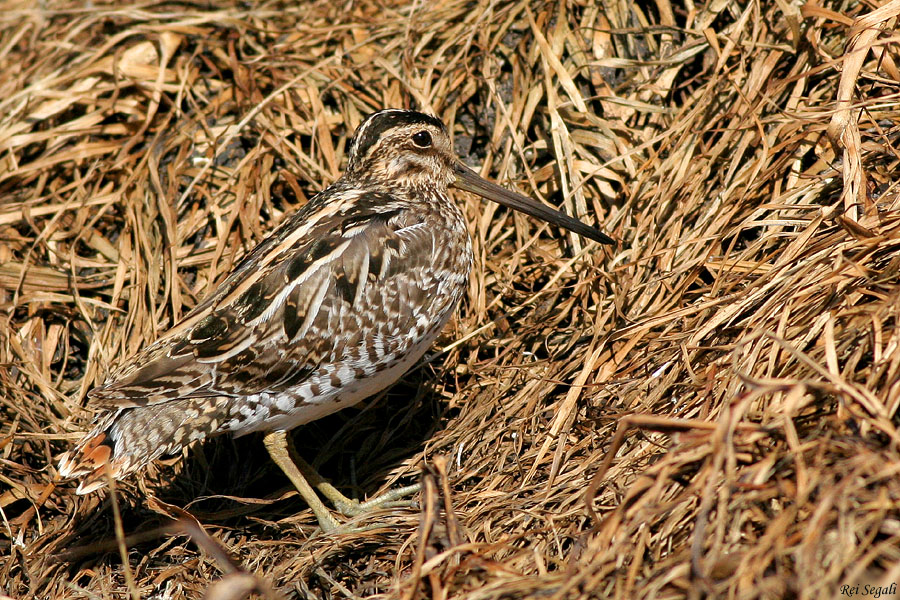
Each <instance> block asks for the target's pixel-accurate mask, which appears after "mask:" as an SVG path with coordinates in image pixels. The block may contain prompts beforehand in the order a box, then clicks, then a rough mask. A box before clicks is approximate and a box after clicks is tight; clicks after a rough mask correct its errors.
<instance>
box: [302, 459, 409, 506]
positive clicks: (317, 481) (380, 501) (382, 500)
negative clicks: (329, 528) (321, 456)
mask: <svg viewBox="0 0 900 600" xmlns="http://www.w3.org/2000/svg"><path fill="white" fill-rule="evenodd" d="M291 450H292V454H291V458H293V459H294V463H295V464H296V465H297V468H299V469H300V471H301V472H302V473H303V475H304V476H305V477H306V479H307V480H308V481H309V482H310V483H312V485H313V486H315V488H316V489H317V490H319V493H321V494H322V495H323V496H325V497H326V498H328V500H330V501H331V503H332V504H333V505H334V507H335V508H336V509H337V511H338V512H339V513H341V514H342V515H344V516H345V517H355V516H357V515H361V514H363V513H365V512H367V511H370V510H373V509H376V508H391V507H394V506H409V502H400V500H401V499H402V498H406V497H408V496H411V495H413V494H415V493H417V492H418V491H419V490H420V489H422V486H421V485H420V484H418V483H414V484H413V485H407V486H404V487H401V488H397V489H393V490H390V491H387V492H385V493H383V494H381V495H380V496H376V497H375V498H371V499H369V500H366V501H365V502H360V501H359V500H354V499H352V498H348V497H347V496H345V495H344V494H342V493H340V492H339V491H338V489H337V488H336V487H334V486H333V485H331V483H329V482H328V480H326V479H325V478H324V477H322V476H321V475H319V473H318V472H317V471H316V470H315V469H314V468H313V466H312V465H311V464H309V463H308V462H306V461H305V460H303V458H301V457H300V456H299V455H297V453H296V451H293V450H294V449H293V446H291Z"/></svg>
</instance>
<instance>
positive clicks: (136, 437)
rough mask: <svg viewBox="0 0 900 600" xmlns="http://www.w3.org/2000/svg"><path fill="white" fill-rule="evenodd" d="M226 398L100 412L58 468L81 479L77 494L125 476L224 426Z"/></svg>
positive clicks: (192, 400) (64, 455)
mask: <svg viewBox="0 0 900 600" xmlns="http://www.w3.org/2000/svg"><path fill="white" fill-rule="evenodd" d="M226 401H227V399H225V398H185V399H181V400H175V401H170V402H165V403H162V404H157V405H149V406H138V407H132V408H123V409H119V410H117V411H114V412H109V413H106V414H104V415H103V416H101V418H100V419H99V420H98V421H97V422H96V424H95V425H94V427H93V429H92V430H91V432H90V433H88V434H87V435H86V436H85V437H84V438H83V439H82V440H81V441H80V442H79V443H78V444H77V445H76V446H75V447H74V448H73V449H72V450H70V451H68V452H66V453H65V454H63V455H62V457H60V459H59V466H58V469H59V473H60V475H62V476H63V477H65V478H67V479H68V478H79V479H80V480H81V481H79V483H78V489H77V490H75V493H76V494H87V493H90V492H93V491H95V490H97V489H100V488H102V487H103V486H104V485H106V483H107V481H108V477H110V476H112V477H113V478H114V479H122V478H123V477H125V476H126V475H128V474H130V473H133V472H134V471H137V470H138V469H140V468H141V467H143V466H144V465H146V464H147V463H149V462H151V461H153V460H155V459H156V458H159V457H160V456H162V455H163V454H172V453H174V452H178V451H179V450H180V449H181V448H182V447H184V446H187V445H189V444H191V443H193V442H196V441H199V440H202V439H204V438H206V437H208V436H210V435H212V434H215V433H218V432H219V431H220V424H221V421H219V420H218V419H216V418H214V417H213V416H212V415H216V414H218V415H221V414H222V413H221V408H222V404H223V403H224V402H226Z"/></svg>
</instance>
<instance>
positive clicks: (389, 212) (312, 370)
mask: <svg viewBox="0 0 900 600" xmlns="http://www.w3.org/2000/svg"><path fill="white" fill-rule="evenodd" d="M450 186H455V187H458V188H461V189H463V190H467V191H470V192H473V193H475V194H478V195H480V196H483V197H484V198H487V199H490V200H493V201H495V202H499V203H500V204H502V205H504V206H508V207H511V208H514V209H516V210H519V211H522V212H525V213H527V214H529V215H532V216H535V217H537V218H539V219H543V220H545V221H549V222H551V223H554V224H557V225H560V226H562V227H565V228H567V229H570V230H571V231H574V232H576V233H578V234H580V235H583V236H585V237H588V238H590V239H592V240H595V241H598V242H601V243H606V244H609V243H612V242H613V240H612V239H611V238H609V237H608V236H606V235H605V234H603V233H602V232H600V231H598V230H597V229H595V228H593V227H589V226H588V225H585V224H584V223H582V222H580V221H578V220H576V219H573V218H571V217H568V216H566V215H564V214H562V213H560V212H558V211H556V210H553V209H550V208H547V207H545V206H543V205H541V204H538V203H537V202H535V201H534V200H531V199H530V198H527V197H525V196H521V195H519V194H515V193H513V192H510V191H508V190H506V189H503V188H501V187H499V186H496V185H494V184H492V183H489V182H487V181H485V180H483V179H481V178H480V177H478V176H477V175H476V174H475V173H473V172H472V171H470V170H469V169H467V168H466V167H464V166H463V165H462V164H460V162H459V161H458V160H457V159H456V158H455V157H454V155H453V152H452V149H451V145H450V138H449V136H448V134H447V130H446V128H445V127H444V125H443V124H442V123H441V122H440V121H439V120H438V119H436V118H434V117H430V116H428V115H425V114H422V113H418V112H414V111H408V110H383V111H380V112H377V113H374V114H372V115H370V116H369V117H368V118H366V120H365V121H363V123H362V124H361V125H360V126H359V128H358V129H357V131H356V134H355V136H354V140H353V142H352V144H351V146H350V150H349V162H348V164H347V170H346V172H345V173H344V174H343V176H342V177H341V178H340V179H338V180H337V181H336V182H335V183H334V184H333V185H331V186H329V187H328V188H327V189H326V190H324V191H323V192H321V193H320V194H318V195H317V196H315V197H314V198H313V199H312V200H310V202H309V203H308V204H307V205H306V206H304V207H303V208H302V209H301V210H299V211H298V212H297V213H296V214H294V215H293V216H292V217H290V218H288V219H287V220H286V221H285V222H284V223H282V224H281V225H280V226H279V227H278V228H277V229H275V231H273V232H272V233H271V234H270V235H269V236H268V237H267V238H265V239H264V240H263V241H262V242H261V243H260V244H259V245H258V246H257V247H256V248H255V249H253V250H252V251H251V252H250V253H249V254H248V255H247V256H246V257H245V258H244V259H243V260H242V261H241V262H240V263H239V264H238V265H237V267H236V268H235V269H234V271H233V272H232V273H231V274H230V275H229V276H228V278H227V279H226V280H225V281H224V282H223V283H222V284H221V285H220V286H219V287H218V289H217V290H216V291H215V292H214V293H213V294H212V295H211V296H209V297H208V298H206V299H205V300H204V301H203V302H202V303H200V304H199V305H198V306H197V307H196V308H194V310H192V311H191V312H190V313H189V314H188V315H187V316H186V317H185V318H184V320H183V321H181V322H180V323H179V324H177V325H176V326H175V327H173V328H172V329H171V330H169V331H168V332H167V333H166V334H165V335H163V336H162V337H161V338H160V339H159V340H157V341H156V342H155V343H153V344H151V345H150V346H147V347H146V348H144V349H143V350H141V351H140V352H139V353H138V354H137V355H136V356H134V357H133V358H131V359H130V360H128V361H126V362H125V363H124V364H123V365H122V366H121V367H119V368H118V369H117V370H115V371H114V372H113V373H112V374H111V375H110V377H109V379H108V380H107V381H106V383H104V384H103V385H102V386H100V387H98V388H95V389H94V390H92V391H91V392H90V394H89V396H90V399H91V400H92V402H93V404H94V406H95V407H96V408H98V409H99V410H100V412H99V415H98V417H97V419H96V421H95V425H94V428H93V430H92V431H91V432H90V433H88V434H87V436H85V438H84V439H83V440H82V441H81V442H80V443H79V444H78V445H77V446H76V447H75V448H74V449H73V450H71V451H70V452H68V453H66V454H65V455H64V456H63V457H62V458H61V460H60V464H59V471H60V473H61V474H62V475H63V476H64V477H81V478H82V480H81V482H80V484H79V486H78V490H77V491H78V493H79V494H84V493H88V492H91V491H93V490H95V489H97V488H99V487H102V486H103V485H104V482H105V481H106V468H107V466H108V468H109V473H110V474H111V475H112V476H113V477H116V478H120V477H123V476H125V475H127V474H129V473H131V472H133V471H135V470H136V469H139V468H140V467H142V466H143V465H145V464H147V463H148V462H150V461H152V460H154V459H155V458H157V457H159V456H160V455H162V454H165V453H172V452H175V451H177V450H179V449H180V448H182V447H183V446H185V445H187V444H190V443H192V442H196V441H198V440H202V439H204V438H206V437H207V436H211V435H215V434H219V433H224V432H232V433H234V434H235V435H244V434H247V433H250V432H253V431H265V432H268V433H267V434H266V436H265V446H266V448H267V449H268V451H269V453H270V454H271V456H272V458H273V459H274V460H275V462H276V463H277V464H278V465H279V467H281V469H282V470H283V471H284V472H285V474H287V475H288V477H289V478H290V479H291V481H292V482H293V483H294V485H295V486H296V487H297V489H298V491H299V492H300V494H301V495H302V496H303V498H304V499H305V500H306V502H307V503H308V504H309V505H310V506H311V507H312V508H313V510H314V511H315V514H316V516H317V517H318V519H319V523H320V525H321V526H322V528H323V529H325V530H330V529H333V528H334V527H335V526H336V525H337V521H335V519H334V517H332V516H331V514H330V513H329V511H328V510H327V509H326V508H325V506H324V505H323V504H322V502H321V500H319V498H318V497H317V496H316V494H315V492H314V491H313V490H312V488H311V487H310V485H309V483H308V481H307V480H310V481H312V482H313V484H314V485H315V486H316V487H317V488H318V489H319V491H320V492H322V493H323V495H325V496H326V497H328V498H329V499H330V500H331V501H332V502H333V503H334V504H335V506H336V507H337V508H338V510H340V511H341V512H343V513H344V514H355V513H357V512H359V511H360V510H364V509H366V508H368V507H370V506H373V505H378V504H383V503H384V502H385V501H388V500H392V499H395V498H398V497H400V496H402V495H403V494H404V493H407V494H408V493H410V492H411V491H412V490H413V489H414V488H413V487H409V488H405V489H402V490H398V491H395V492H393V493H389V494H387V495H385V496H383V497H382V498H379V499H376V500H374V501H369V502H367V503H364V504H358V503H356V502H354V501H351V500H348V499H347V498H345V497H344V496H343V495H341V494H340V493H339V492H338V491H337V490H336V489H334V488H333V487H331V486H330V485H329V484H327V482H325V481H324V480H322V479H321V477H319V476H318V475H317V474H316V473H315V472H314V471H313V470H312V468H311V467H310V466H309V465H308V464H306V463H305V462H304V461H303V460H302V459H300V458H299V457H298V456H296V453H295V452H293V448H292V446H291V445H290V441H289V439H288V437H287V435H286V432H287V431H289V430H290V429H293V428H294V427H297V426H298V425H302V424H304V423H308V422H309V421H313V420H315V419H318V418H320V417H323V416H325V415H328V414H330V413H333V412H335V411H337V410H340V409H342V408H344V407H347V406H351V405H353V404H356V403H357V402H359V401H361V400H363V399H364V398H366V397H368V396H371V395H372V394H375V393H376V392H378V391H380V390H382V389H384V388H385V387H387V386H389V385H390V384H392V383H393V382H395V381H396V380H397V379H399V378H400V377H401V376H402V375H403V373H404V372H405V371H406V370H407V369H409V368H410V367H411V366H412V365H413V364H415V363H416V361H418V360H419V358H421V357H422V355H423V354H424V353H425V351H426V350H427V349H428V348H429V346H430V345H431V343H432V342H433V341H434V339H435V337H436V336H437V335H438V333H439V332H440V330H441V328H443V327H444V324H445V323H446V322H447V320H448V319H449V317H450V315H451V313H452V312H453V310H454V308H455V307H456V305H457V303H458V302H459V300H460V298H461V297H462V295H463V293H464V290H465V288H466V282H467V280H468V277H469V272H470V270H471V268H472V262H473V259H472V243H471V240H470V239H469V235H468V232H467V229H466V225H465V221H464V219H463V214H462V212H461V211H460V209H459V208H458V207H457V206H456V204H454V202H453V201H452V200H451V198H450V196H449V195H448V194H447V190H448V187H450Z"/></svg>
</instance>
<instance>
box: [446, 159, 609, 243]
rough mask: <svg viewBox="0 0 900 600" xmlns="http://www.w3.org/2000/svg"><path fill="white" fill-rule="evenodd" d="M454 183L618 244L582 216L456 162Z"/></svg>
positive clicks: (590, 236)
mask: <svg viewBox="0 0 900 600" xmlns="http://www.w3.org/2000/svg"><path fill="white" fill-rule="evenodd" d="M451 185H453V186H455V187H458V188H459V189H461V190H465V191H467V192H472V193H473V194H478V195H479V196H481V197H482V198H487V199H488V200H493V201H494V202H496V203H497V204H502V205H503V206H506V207H508V208H511V209H513V210H518V211H520V212H523V213H525V214H526V215H531V216H532V217H535V218H537V219H540V220H542V221H546V222H547V223H552V224H554V225H559V226H560V227H565V228H566V229H568V230H569V231H574V232H575V233H577V234H578V235H581V236H584V237H586V238H589V239H592V240H594V241H595V242H600V243H601V244H615V243H616V241H615V240H614V239H612V238H611V237H609V236H608V235H606V234H605V233H603V232H602V231H600V230H599V229H595V228H594V227H591V226H590V225H587V224H586V223H582V222H581V221H579V220H578V219H574V218H572V217H570V216H569V215H567V214H564V213H561V212H559V211H558V210H554V209H552V208H550V207H548V206H544V205H543V204H540V203H538V202H537V201H535V200H532V199H531V198H528V197H527V196H522V195H521V194H517V193H515V192H511V191H509V190H508V189H506V188H502V187H500V186H499V185H496V184H493V183H491V182H490V181H486V180H484V179H482V178H481V177H479V176H478V175H476V174H475V172H474V171H472V170H470V169H468V168H466V167H465V166H463V165H462V164H460V163H457V164H456V181H454V182H453V183H452V184H451Z"/></svg>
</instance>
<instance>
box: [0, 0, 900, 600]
mask: <svg viewBox="0 0 900 600" xmlns="http://www.w3.org/2000/svg"><path fill="white" fill-rule="evenodd" d="M880 1H881V0H877V1H875V2H870V3H862V4H852V8H847V6H848V4H846V3H835V4H833V5H827V6H824V5H823V6H818V5H816V4H814V3H807V4H805V5H803V6H802V7H798V6H797V5H796V4H794V3H789V2H780V1H771V0H763V1H762V2H758V3H752V2H743V3H742V2H738V3H728V2H722V3H715V2H711V3H708V4H694V3H690V2H686V3H676V4H670V3H669V2H667V1H666V0H660V1H659V2H656V3H653V4H652V5H642V6H633V5H632V3H631V2H627V1H625V0H621V1H610V2H606V3H605V4H604V5H603V6H595V5H593V4H592V3H590V2H581V1H578V0H576V1H573V2H533V3H525V2H517V1H512V2H499V3H492V4H488V3H478V4H476V3H474V2H461V1H451V2H445V3H441V4H440V5H439V6H438V5H431V4H429V3H425V2H413V3H410V4H406V3H402V4H390V5H381V4H378V3H370V2H345V3H343V4H342V5H340V6H339V5H337V3H334V2H316V3H312V4H304V3H286V4H276V3H264V4H261V5H258V6H256V7H254V8H253V9H252V10H251V9H250V8H248V5H247V4H244V3H229V2H220V3H215V5H213V4H206V3H190V2H181V3H144V4H132V5H120V4H116V3H109V4H105V3H94V4H93V5H91V7H90V8H85V7H84V6H85V5H84V3H80V2H72V3H65V2H47V3H41V4H39V5H35V6H30V3H20V2H13V3H7V4H6V5H5V6H3V11H2V13H0V322H2V325H0V392H2V393H0V415H2V422H0V461H2V462H0V465H2V467H0V519H2V524H0V525H2V526H0V557H2V558H0V597H2V596H3V594H6V595H8V596H11V597H13V598H28V597H34V598H41V599H50V600H54V599H58V598H123V597H126V596H127V595H128V594H131V597H141V598H181V597H187V598H199V597H202V596H203V595H204V594H208V597H210V598H214V599H218V598H236V597H244V596H245V595H246V594H252V593H256V594H258V595H262V596H266V597H286V598H292V597H299V598H307V597H308V598H357V597H368V596H378V597H385V598H404V599H412V598H426V597H430V598H473V599H475V598H477V599H489V598H520V597H548V598H573V599H575V598H589V597H615V598H632V597H646V598H677V597H683V596H693V597H700V596H710V597H729V598H780V597H803V598H822V597H837V596H838V595H839V593H840V588H841V586H842V585H850V586H854V585H860V586H862V585H870V586H875V585H890V584H891V583H893V582H897V581H898V580H900V550H898V548H900V514H898V503H900V477H898V471H900V452H898V444H900V433H898V429H897V424H898V406H900V378H898V371H900V324H898V312H900V286H898V272H900V213H898V208H900V200H898V194H897V188H896V184H895V180H896V171H897V165H898V152H897V147H896V142H897V134H898V125H897V123H898V102H897V98H898V91H900V89H898V80H900V71H898V67H897V65H896V61H897V45H896V36H897V33H896V31H894V30H893V29H892V28H893V27H895V25H896V15H897V14H898V12H900V8H898V6H897V2H896V1H893V2H887V3H885V4H884V6H883V7H881V8H879V7H878V2H880ZM390 106H410V107H416V108H420V109H424V110H426V111H430V112H433V113H434V114H437V115H439V116H440V117H442V118H443V119H444V120H445V122H446V123H448V124H449V125H450V126H451V129H452V131H453V133H454V138H455V144H456V148H457V150H458V152H459V154H460V156H462V157H463V158H464V160H466V162H468V163H469V164H472V165H474V166H478V167H479V168H481V172H482V174H484V175H487V176H488V177H490V178H492V179H494V180H496V181H499V182H501V183H503V184H505V185H516V186H517V187H518V189H520V190H522V191H523V192H525V193H528V194H530V195H532V196H533V197H538V198H541V199H543V200H545V201H546V202H549V203H551V204H554V205H557V206H560V207H562V208H563V209H564V210H567V211H568V212H570V213H573V214H577V215H579V216H581V217H582V218H583V219H585V220H587V221H589V222H592V223H602V224H603V226H604V228H605V229H606V231H608V232H610V233H611V234H613V235H615V236H616V237H618V238H619V239H620V240H621V244H620V245H619V246H618V247H617V248H615V249H614V250H612V251H609V252H606V253H603V250H601V249H600V248H599V247H598V246H596V245H594V244H589V245H585V243H584V242H583V241H582V240H580V239H578V238H576V237H574V236H568V235H565V234H563V233H561V232H559V231H555V230H551V229H549V228H547V227H546V226H542V225H541V224H539V223H536V222H534V221H533V220H531V219H529V218H526V217H522V216H518V215H517V216H511V215H509V214H507V213H506V212H505V211H503V210H502V209H499V208H497V207H494V206H487V205H482V204H481V203H480V202H479V201H478V200H476V199H474V198H463V197H460V201H461V202H464V203H465V207H466V212H467V215H468V217H469V222H470V227H471V232H472V235H473V237H474V239H475V245H476V256H477V267H476V274H475V276H474V277H473V279H472V283H471V292H470V294H469V298H468V300H467V301H466V302H465V304H464V306H463V307H462V309H461V311H460V314H459V318H458V319H456V320H455V321H453V323H452V325H451V326H450V327H448V328H447V331H446V332H445V334H444V336H443V338H442V339H441V341H440V343H439V344H438V346H437V347H436V349H435V351H436V352H435V355H434V356H433V358H432V360H430V361H429V362H427V363H426V364H425V365H424V366H422V367H420V368H419V369H417V370H415V371H414V372H412V373H410V374H409V375H408V376H407V377H405V378H404V380H403V382H401V383H400V384H398V385H397V386H395V387H394V388H392V389H391V390H390V391H389V392H388V393H386V394H383V395H382V396H381V397H379V398H376V399H374V400H372V401H370V402H369V403H367V404H366V405H365V406H364V407H363V408H361V409H351V410H348V411H345V412H344V413H341V414H338V415H335V416H334V417H330V418H328V419H325V420H323V421H321V422H317V423H315V424H313V425H311V426H308V427H306V428H303V429H302V430H300V431H299V432H298V433H297V434H296V436H295V437H296V439H297V441H298V446H299V448H300V451H301V453H303V454H305V455H306V456H307V457H308V458H310V459H313V458H315V459H316V461H317V463H318V464H320V465H321V466H322V470H323V472H324V473H325V474H326V475H328V476H330V477H331V478H332V479H333V480H334V481H335V482H336V483H337V484H338V485H340V486H341V487H343V488H344V489H347V490H350V491H352V492H354V493H356V494H358V495H363V494H369V495H371V494H374V493H375V492H377V491H378V490H379V489H380V488H383V487H387V486H391V485H396V484H399V483H409V482H412V481H415V480H416V479H418V478H419V477H423V478H424V481H425V483H426V486H425V492H424V493H423V495H422V497H421V500H420V503H419V507H418V508H409V509H395V510H391V511H386V512H382V513H379V514H378V515H376V516H372V517H368V518H365V519H364V520H363V523H362V524H367V525H372V526H374V528H373V529H371V530H368V531H366V532H365V533H356V534H348V535H336V536H331V537H325V536H321V535H317V530H316V527H315V520H314V519H313V518H312V516H311V514H310V512H309V511H308V510H306V509H305V507H303V506H302V504H300V503H299V501H298V500H297V498H296V496H295V495H294V494H292V493H290V492H289V491H288V490H289V489H290V488H289V485H288V482H287V480H286V479H285V478H284V477H283V476H282V475H281V473H280V472H279V471H278V469H277V468H276V467H275V466H274V465H272V464H270V463H269V462H268V459H267V458H266V456H265V452H264V451H263V449H262V445H261V441H260V439H258V438H254V437H252V436H251V437H250V438H247V439H243V438H242V439H239V440H231V439H227V438H220V439H217V440H214V441H212V442H210V443H208V444H206V445H204V446H202V447H199V448H195V449H193V450H192V451H190V452H188V453H187V458H186V460H184V459H181V458H180V457H179V458H176V459H174V460H168V461H164V462H162V463H160V464H158V465H156V466H154V467H153V468H151V469H149V470H148V471H146V472H144V473H142V474H141V475H140V476H139V477H136V478H132V479H130V480H128V481H125V482H122V483H121V484H120V485H119V486H118V489H117V493H116V498H117V503H116V506H117V507H118V509H119V510H120V512H121V522H120V532H121V533H120V535H119V536H118V542H117V535H116V529H117V525H116V519H115V518H114V514H115V513H114V511H113V510H112V507H111V506H110V503H109V500H108V498H109V496H108V495H107V494H105V493H104V494H93V495H90V496H87V497H76V496H75V495H74V494H73V489H74V486H73V485H71V484H69V483H62V482H59V481H58V480H56V479H55V475H56V472H55V464H56V457H58V455H59V454H60V453H61V452H62V451H63V450H65V449H66V448H68V447H69V446H70V444H71V443H73V440H75V439H77V437H78V432H81V431H83V430H84V429H85V428H86V426H87V424H88V422H89V420H90V412H89V411H88V410H85V408H84V394H85V392H86V391H87V390H88V389H89V388H90V387H91V386H92V385H94V384H96V383H97V382H98V381H100V380H102V378H103V377H104V374H105V372H106V371H107V370H108V369H109V367H110V365H111V364H113V363H115V362H116V361H117V360H121V359H122V358H123V357H124V356H126V355H128V354H130V353H132V352H134V351H135V350H137V349H138V348H139V347H141V346H142V345H143V344H146V343H147V342H148V341H150V340H152V339H154V337H155V336H157V335H158V334H159V333H160V332H161V331H163V330H165V329H166V328H167V327H169V326H170V325H172V324H173V322H174V321H176V320H177V319H178V318H179V317H180V316H182V315H183V314H184V313H185V312H186V311H187V310H189V309H190V308H191V307H192V306H193V305H194V304H195V303H196V302H198V300H199V299H200V298H202V297H203V296H204V294H206V293H207V292H208V291H209V290H210V289H211V287H212V286H214V285H215V283H216V282H217V281H219V280H221V278H222V276H223V275H224V274H225V273H226V272H227V271H228V270H229V268H230V267H231V265H232V264H233V263H234V261H235V260H236V259H237V258H239V257H240V256H241V255H242V254H243V253H244V252H246V251H247V250H248V249H249V248H251V247H252V246H253V245H254V244H255V243H256V242H258V241H259V240H260V239H261V238H262V237H263V236H264V235H265V233H266V232H267V231H269V230H271V229H272V228H273V226H274V225H275V224H276V223H278V222H279V221H280V220H281V219H282V218H283V217H284V215H285V214H286V213H288V212H290V211H293V210H295V209H296V208H297V207H298V206H300V205H302V204H303V203H304V202H305V201H306V199H307V198H308V197H310V196H311V195H312V194H313V193H315V192H316V191H317V190H319V189H321V188H322V187H324V186H325V185H327V184H328V183H330V182H331V181H333V180H334V179H335V178H336V177H337V176H338V174H339V173H340V170H341V168H342V164H343V163H342V161H343V160H344V157H345V149H346V147H347V142H348V136H349V135H350V134H351V133H352V131H353V128H354V127H355V126H356V125H357V124H358V123H359V121H360V119H361V118H362V116H363V115H365V114H366V113H368V112H370V111H373V110H376V109H379V108H382V107H390ZM176 507H182V508H183V509H184V511H182V510H180V509H179V508H176ZM446 507H450V508H451V510H450V512H448V511H447V510H446ZM185 511H186V512H185ZM164 515H170V516H175V517H178V518H180V520H179V521H178V522H177V523H176V524H175V525H173V524H172V521H171V520H170V519H169V518H168V517H166V516H164ZM193 519H197V520H198V521H199V523H198V522H197V521H194V520H193ZM201 524H202V529H201V526H200V525H201ZM204 530H205V532H206V533H205V534H204V533H203V531H204ZM186 534H187V535H186ZM207 534H208V536H209V537H207ZM123 555H124V556H125V559H126V560H125V561H124V562H123V561H122V556H123Z"/></svg>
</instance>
